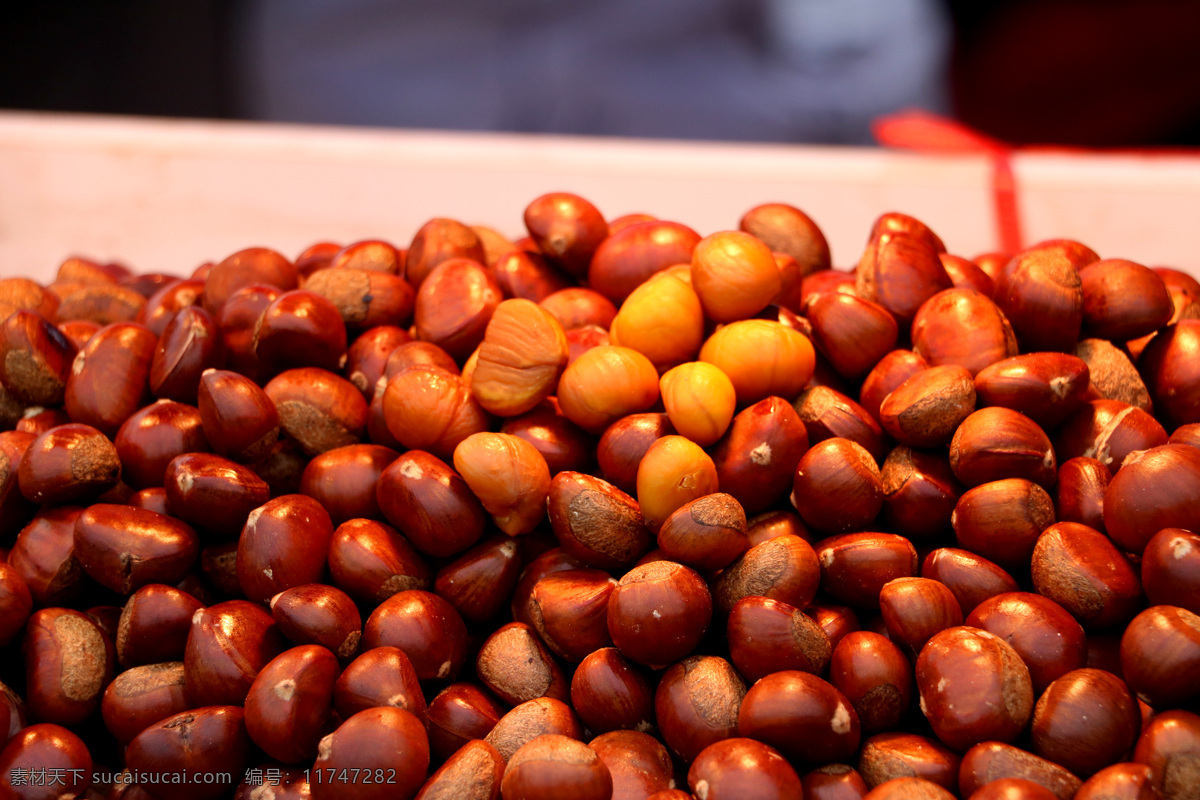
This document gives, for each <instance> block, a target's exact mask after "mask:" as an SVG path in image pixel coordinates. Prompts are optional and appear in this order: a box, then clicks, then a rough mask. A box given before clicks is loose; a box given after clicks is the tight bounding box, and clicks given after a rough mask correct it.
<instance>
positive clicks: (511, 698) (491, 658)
mask: <svg viewBox="0 0 1200 800" xmlns="http://www.w3.org/2000/svg"><path fill="white" fill-rule="evenodd" d="M475 671H476V672H477V673H478V674H479V679H480V680H481V681H482V682H483V684H484V686H486V687H487V688H488V689H490V690H491V691H492V693H493V694H495V695H496V696H497V697H499V698H500V699H501V700H502V701H503V702H505V703H507V704H508V705H509V706H516V705H520V704H521V703H524V702H526V701H528V700H533V699H535V698H538V697H552V698H554V699H556V700H562V701H566V699H567V696H568V694H569V691H570V687H569V684H568V682H567V678H566V676H565V675H564V674H563V671H562V668H561V667H559V666H558V662H556V661H555V660H554V656H553V655H551V653H550V651H549V650H548V649H546V647H545V645H543V644H542V642H541V641H540V640H539V639H538V636H537V633H536V632H535V631H534V630H533V628H531V627H530V626H529V625H526V624H525V623H523V622H510V623H508V624H507V625H503V626H501V627H500V628H499V629H498V630H496V631H495V632H494V633H492V634H491V635H490V636H489V637H488V638H487V640H486V641H484V643H483V645H482V646H481V647H480V648H479V655H478V657H477V658H476V660H475Z"/></svg>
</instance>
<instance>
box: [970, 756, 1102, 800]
mask: <svg viewBox="0 0 1200 800" xmlns="http://www.w3.org/2000/svg"><path fill="white" fill-rule="evenodd" d="M1003 778H1021V779H1023V780H1027V781H1033V782H1034V783H1036V784H1038V785H1040V786H1043V787H1045V788H1047V789H1049V790H1050V791H1051V792H1053V793H1054V796H1055V797H1057V798H1058V800H1071V798H1072V797H1074V796H1075V792H1076V791H1078V790H1079V787H1080V785H1081V784H1082V781H1080V780H1079V778H1077V777H1075V775H1073V774H1072V773H1071V772H1069V771H1068V770H1066V769H1065V768H1063V767H1060V766H1059V765H1058V764H1055V763H1053V762H1051V761H1047V760H1046V759H1044V758H1040V757H1038V756H1035V755H1034V754H1033V753H1030V752H1027V751H1025V750H1021V749H1020V748H1017V747H1013V746H1012V745H1010V744H1004V743H1002V742H984V743H982V744H977V745H975V746H974V747H972V748H971V749H970V750H968V751H967V752H966V753H965V754H964V755H963V760H962V767H961V768H960V770H959V777H958V787H959V793H960V795H961V796H962V797H969V796H970V795H972V794H974V793H975V792H977V791H978V790H979V789H980V788H982V787H983V786H986V785H987V784H989V783H991V782H992V781H997V780H1001V779H1003Z"/></svg>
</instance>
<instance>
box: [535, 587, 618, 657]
mask: <svg viewBox="0 0 1200 800" xmlns="http://www.w3.org/2000/svg"><path fill="white" fill-rule="evenodd" d="M616 585H617V582H616V581H615V580H614V579H613V578H612V577H611V576H610V575H609V574H608V573H606V572H603V571H601V570H593V569H586V570H566V571H563V572H555V573H553V574H551V575H547V576H545V577H544V578H542V579H541V580H539V581H538V582H537V583H536V584H534V587H533V591H532V593H531V594H530V597H529V603H528V609H529V616H530V622H531V624H532V626H533V628H534V630H535V631H537V634H538V636H539V637H540V638H541V639H542V641H544V642H545V643H546V645H547V646H548V647H549V648H550V649H551V650H552V651H554V653H555V654H557V655H558V656H560V657H561V658H564V659H566V660H568V661H574V662H577V661H582V660H583V658H584V657H585V656H587V655H589V654H591V653H593V652H595V651H596V650H599V649H600V648H602V647H608V646H610V645H611V644H612V639H611V638H610V637H609V633H608V623H607V618H608V604H609V598H610V597H611V596H612V593H613V590H614V588H615V587H616Z"/></svg>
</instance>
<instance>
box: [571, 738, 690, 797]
mask: <svg viewBox="0 0 1200 800" xmlns="http://www.w3.org/2000/svg"><path fill="white" fill-rule="evenodd" d="M588 747H590V748H592V749H593V750H595V751H596V755H598V756H600V760H601V761H602V762H604V766H606V767H607V768H608V771H609V773H610V774H611V776H612V783H613V793H612V796H613V798H614V800H626V799H628V798H644V797H648V796H649V795H651V794H653V793H654V792H657V791H667V790H669V789H670V788H671V787H673V786H674V785H675V780H674V777H673V776H674V766H673V765H672V763H671V755H670V754H669V753H668V752H667V749H666V748H665V747H663V746H662V744H661V743H659V741H658V740H657V739H655V738H654V737H652V736H650V735H648V734H646V733H642V732H640V731H612V732H609V733H603V734H601V735H600V736H597V737H596V738H595V739H593V740H592V741H591V742H589V743H588Z"/></svg>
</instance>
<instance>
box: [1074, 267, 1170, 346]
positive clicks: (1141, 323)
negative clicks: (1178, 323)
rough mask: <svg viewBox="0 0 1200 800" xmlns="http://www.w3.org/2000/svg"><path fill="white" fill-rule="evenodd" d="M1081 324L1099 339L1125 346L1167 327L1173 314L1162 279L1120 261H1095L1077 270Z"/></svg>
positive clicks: (1149, 271)
mask: <svg viewBox="0 0 1200 800" xmlns="http://www.w3.org/2000/svg"><path fill="white" fill-rule="evenodd" d="M1079 279H1080V281H1081V283H1082V286H1083V323H1084V327H1085V329H1086V330H1087V332H1088V333H1089V334H1090V335H1092V336H1096V337H1099V338H1102V339H1112V340H1114V341H1120V342H1125V341H1129V340H1130V339H1137V338H1138V337H1140V336H1145V335H1146V334H1148V333H1153V332H1154V331H1156V330H1158V329H1159V328H1161V327H1162V326H1164V325H1166V324H1167V323H1168V322H1169V321H1170V319H1171V315H1172V314H1173V312H1174V311H1175V305H1174V303H1173V302H1172V300H1171V295H1170V293H1169V292H1168V291H1167V287H1166V284H1165V283H1164V282H1163V279H1162V277H1161V276H1159V275H1158V274H1156V273H1155V272H1154V271H1153V270H1151V269H1149V268H1148V267H1144V266H1142V265H1141V264H1135V263H1134V262H1132V261H1128V260H1126V259H1122V258H1109V259H1104V260H1101V261H1094V262H1092V263H1091V264H1088V265H1087V266H1085V267H1083V268H1082V269H1080V270H1079Z"/></svg>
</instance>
